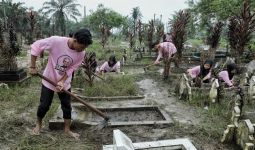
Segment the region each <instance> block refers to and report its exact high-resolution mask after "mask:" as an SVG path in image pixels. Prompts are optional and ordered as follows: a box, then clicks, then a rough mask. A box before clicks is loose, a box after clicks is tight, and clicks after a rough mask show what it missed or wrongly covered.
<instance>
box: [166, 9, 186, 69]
mask: <svg viewBox="0 0 255 150" xmlns="http://www.w3.org/2000/svg"><path fill="white" fill-rule="evenodd" d="M189 18H190V15H189V13H188V12H187V11H184V10H180V11H179V12H177V14H176V15H175V16H174V17H173V19H172V20H170V22H169V24H170V25H171V27H172V28H171V34H172V41H173V43H174V45H175V46H176V49H177V60H178V62H181V58H182V49H183V45H184V42H185V41H186V39H187V25H188V23H189ZM175 64H176V65H177V66H178V64H177V63H175Z"/></svg>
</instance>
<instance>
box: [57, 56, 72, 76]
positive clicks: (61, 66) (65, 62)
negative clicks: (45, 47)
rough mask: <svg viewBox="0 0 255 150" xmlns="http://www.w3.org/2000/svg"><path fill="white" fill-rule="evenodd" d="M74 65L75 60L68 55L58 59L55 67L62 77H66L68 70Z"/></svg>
mask: <svg viewBox="0 0 255 150" xmlns="http://www.w3.org/2000/svg"><path fill="white" fill-rule="evenodd" d="M72 63H73V59H72V58H71V57H70V56H68V55H62V56H60V57H58V60H57V65H56V66H55V69H56V70H58V73H59V74H60V75H64V73H65V72H66V70H67V68H68V67H69V66H70V65H71V64H72Z"/></svg>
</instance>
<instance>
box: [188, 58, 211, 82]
mask: <svg viewBox="0 0 255 150" xmlns="http://www.w3.org/2000/svg"><path fill="white" fill-rule="evenodd" d="M212 66H213V61H212V60H206V61H205V62H204V64H203V65H201V66H196V67H193V68H191V69H188V70H187V73H188V74H189V75H190V76H191V78H192V79H195V78H196V77H201V79H202V81H203V83H209V81H210V79H211V69H212Z"/></svg>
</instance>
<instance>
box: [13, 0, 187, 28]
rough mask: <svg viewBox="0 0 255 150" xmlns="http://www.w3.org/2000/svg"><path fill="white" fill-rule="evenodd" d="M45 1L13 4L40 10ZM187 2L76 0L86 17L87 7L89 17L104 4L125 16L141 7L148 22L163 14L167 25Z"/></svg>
mask: <svg viewBox="0 0 255 150" xmlns="http://www.w3.org/2000/svg"><path fill="white" fill-rule="evenodd" d="M45 1H50V0H13V2H24V3H25V4H24V6H26V7H33V8H34V10H38V9H39V8H41V7H42V5H43V3H44V2H45ZM185 1H186V0H76V3H79V4H80V5H81V7H80V8H78V9H79V10H80V12H81V14H82V15H84V6H86V10H87V11H86V14H87V15H89V14H90V11H89V10H96V8H97V6H98V4H100V3H102V4H103V5H104V6H105V7H107V8H111V9H113V10H115V11H116V12H118V13H120V14H122V15H123V16H126V15H130V14H131V11H132V8H134V7H137V6H138V7H140V10H141V12H142V15H143V18H142V20H143V21H145V22H147V21H148V20H150V19H152V18H153V16H154V13H155V14H156V18H159V17H160V15H161V14H162V21H163V22H164V23H166V22H167V21H168V20H169V19H168V18H170V17H171V16H172V14H173V13H174V12H175V11H178V10H180V9H184V8H187V7H188V6H187V4H186V3H185Z"/></svg>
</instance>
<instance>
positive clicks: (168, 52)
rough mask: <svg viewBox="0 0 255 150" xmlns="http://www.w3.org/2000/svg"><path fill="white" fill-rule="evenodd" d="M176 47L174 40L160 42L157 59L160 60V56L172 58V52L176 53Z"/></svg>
mask: <svg viewBox="0 0 255 150" xmlns="http://www.w3.org/2000/svg"><path fill="white" fill-rule="evenodd" d="M176 52H177V50H176V47H175V46H174V44H173V43H172V42H163V43H160V44H159V50H158V57H157V60H156V61H159V60H160V58H162V57H163V58H170V57H171V56H172V54H174V53H176Z"/></svg>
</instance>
